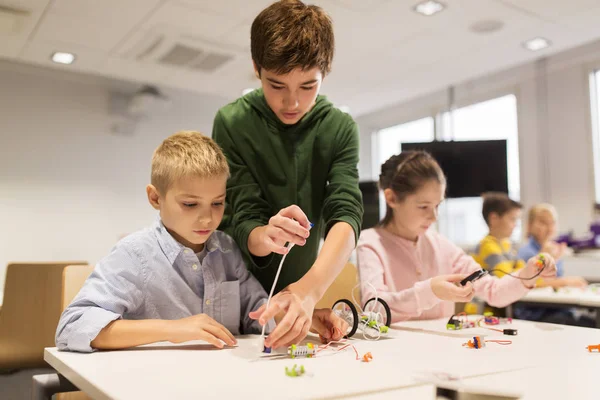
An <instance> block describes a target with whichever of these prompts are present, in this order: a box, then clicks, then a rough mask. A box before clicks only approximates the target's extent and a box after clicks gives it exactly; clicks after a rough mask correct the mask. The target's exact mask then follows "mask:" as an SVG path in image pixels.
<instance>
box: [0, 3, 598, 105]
mask: <svg viewBox="0 0 600 400" xmlns="http://www.w3.org/2000/svg"><path fill="white" fill-rule="evenodd" d="M271 2H272V1H271V0H221V1H214V0H0V6H4V7H12V8H17V9H21V10H24V11H27V12H28V13H29V14H28V15H26V17H24V18H23V19H22V23H21V24H20V25H19V26H18V28H17V29H16V30H13V31H10V32H7V29H2V19H0V57H1V58H6V59H9V60H13V61H17V62H25V63H31V64H36V65H42V66H47V67H51V68H60V69H65V70H74V71H78V72H85V73H92V74H96V75H102V76H108V77H113V78H119V79H125V80H130V81H134V82H139V83H151V84H155V85H157V86H158V87H173V88H180V89H186V90H191V91H194V92H199V93H210V94H215V95H219V96H223V97H225V98H229V99H234V98H236V97H238V96H239V95H241V92H242V90H243V89H245V88H248V87H256V86H257V84H258V81H257V80H256V79H255V78H254V77H253V73H252V68H251V61H250V60H251V59H250V45H249V41H250V39H249V31H250V25H251V23H252V20H253V18H254V17H255V16H256V15H257V14H258V12H259V11H260V10H261V9H263V8H264V7H266V6H267V5H268V4H270V3H271ZM307 2H308V3H315V4H318V5H321V6H323V7H324V8H325V10H326V11H327V12H328V13H329V14H330V15H331V16H332V18H333V20H334V25H335V31H336V44H337V47H336V55H335V58H334V65H333V71H332V73H331V75H330V76H328V77H327V78H326V79H325V82H324V86H323V89H322V92H323V93H324V94H326V95H328V96H329V97H330V98H331V100H332V101H334V103H336V104H338V105H345V106H348V107H349V108H350V110H351V113H352V114H353V115H355V116H357V115H361V114H364V113H367V112H370V111H374V110H377V109H379V108H382V107H385V106H387V105H390V104H393V103H398V102H401V101H404V100H408V99H410V98H413V97H415V96H419V95H423V94H425V93H429V92H432V91H435V90H439V89H441V88H444V87H447V86H449V85H452V84H457V83H459V82H462V81H465V80H468V79H472V78H475V77H478V76H482V75H485V74H488V73H492V72H495V71H499V70H503V69H506V68H508V67H511V66H514V65H518V64H522V63H524V62H527V61H531V60H534V59H537V58H540V57H543V56H546V55H549V54H553V53H556V52H558V51H561V50H565V49H568V48H572V47H575V46H578V45H581V44H584V43H586V42H590V41H593V40H596V39H599V38H600V29H598V21H599V20H600V1H599V0H570V1H566V0H445V1H444V0H443V2H444V3H445V4H447V9H446V10H444V11H443V12H441V13H439V14H437V15H435V16H432V17H424V16H421V15H419V14H416V13H414V12H413V11H412V7H413V6H414V5H415V4H416V3H417V2H418V1H417V0H315V1H307ZM490 19H494V20H499V21H501V22H502V23H503V24H504V25H503V28H502V29H501V30H500V31H497V32H494V33H488V34H476V33H473V32H471V31H470V30H469V26H471V25H472V24H474V23H476V22H480V21H482V20H490ZM536 36H543V37H545V38H548V39H549V40H550V41H551V42H552V46H551V47H550V48H548V49H545V50H541V51H539V52H535V53H533V52H531V51H529V50H526V49H524V48H523V47H522V45H521V44H522V42H523V41H525V40H527V39H531V38H533V37H536ZM177 43H178V44H180V45H181V44H183V45H185V46H187V47H191V48H199V49H202V50H204V51H205V53H211V52H217V53H219V52H220V53H223V52H225V53H226V54H227V55H228V57H229V58H230V59H229V60H228V61H227V62H225V63H224V64H223V65H222V66H221V67H220V68H218V69H216V70H215V71H206V70H202V69H191V68H184V67H180V66H172V65H169V64H165V63H161V62H158V60H159V59H160V57H161V54H162V56H164V54H165V51H167V50H168V49H170V48H172V47H173V46H174V45H175V44H177ZM54 51H68V52H73V53H75V54H76V55H77V59H76V62H75V63H74V64H73V65H70V66H60V65H57V64H54V63H52V62H51V61H50V55H51V54H52V53H53V52H54ZM161 52H162V53H161ZM174 55H175V56H177V55H180V54H174ZM183 57H184V58H185V55H183ZM213 61H214V59H213ZM217 61H218V58H217ZM209 65H210V62H209Z"/></svg>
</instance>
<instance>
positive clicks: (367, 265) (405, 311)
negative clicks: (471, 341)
mask: <svg viewBox="0 0 600 400" xmlns="http://www.w3.org/2000/svg"><path fill="white" fill-rule="evenodd" d="M466 179H468V177H466ZM379 187H380V188H381V189H382V190H383V193H384V196H385V201H386V203H387V213H386V215H385V218H384V219H383V221H381V223H380V225H379V226H378V227H376V228H372V229H367V230H365V231H363V233H362V235H361V237H360V239H359V241H358V247H357V256H358V270H359V274H360V280H361V283H362V285H361V290H362V300H363V304H364V302H366V300H367V299H370V298H371V297H374V296H375V292H374V290H373V288H372V287H371V285H373V287H374V288H375V289H376V290H377V296H378V297H380V298H382V299H383V300H385V301H386V302H387V303H388V304H389V306H390V309H391V311H392V322H398V321H404V320H408V319H433V318H441V317H449V316H451V315H452V314H453V313H454V302H467V301H470V300H471V299H472V297H473V296H474V295H477V296H478V297H481V298H482V299H484V300H485V301H486V302H487V303H488V304H490V305H492V306H494V307H504V306H506V305H508V304H510V303H513V302H514V301H516V300H518V299H519V298H521V297H522V296H523V295H525V294H526V293H527V291H528V290H529V289H530V288H532V287H533V286H534V284H535V280H536V278H534V279H528V278H529V277H533V276H534V275H536V274H537V272H538V267H537V266H536V260H537V258H531V259H530V260H529V261H528V263H527V266H526V267H525V268H523V269H521V270H520V271H519V272H518V273H517V274H518V276H519V277H521V278H524V279H515V277H510V276H505V277H503V278H501V279H499V278H496V277H493V276H489V275H486V276H484V277H483V278H481V279H479V280H478V281H476V282H475V283H474V284H472V283H467V285H466V286H464V287H462V286H460V285H458V284H457V282H459V281H460V280H462V279H463V278H464V277H466V276H468V275H469V274H471V273H472V272H474V271H476V270H479V269H481V267H480V266H479V264H477V262H475V260H473V258H472V257H470V256H468V255H467V254H465V252H464V251H463V250H461V249H460V248H459V247H458V246H456V245H454V244H453V243H451V242H450V241H449V240H448V239H446V238H445V237H443V236H442V235H440V234H439V233H437V232H436V231H435V230H430V229H429V227H430V226H431V224H433V223H434V222H435V221H436V220H437V214H438V206H439V205H440V203H441V202H442V201H443V199H444V193H445V190H446V178H445V176H444V173H443V172H442V169H441V168H440V166H439V165H438V163H437V162H436V161H435V160H434V159H433V157H431V156H430V155H429V154H428V153H425V152H421V151H408V152H402V153H401V154H400V155H395V156H392V157H391V158H390V159H389V160H387V161H386V162H385V163H384V164H383V165H382V167H381V175H380V176H379ZM475 211H476V210H473V212H475ZM544 257H545V264H546V267H545V268H544V269H543V270H542V274H541V275H540V276H541V277H552V276H555V274H556V267H555V265H554V260H553V259H552V257H551V256H550V255H548V254H544ZM367 282H368V283H370V284H371V285H368V284H367Z"/></svg>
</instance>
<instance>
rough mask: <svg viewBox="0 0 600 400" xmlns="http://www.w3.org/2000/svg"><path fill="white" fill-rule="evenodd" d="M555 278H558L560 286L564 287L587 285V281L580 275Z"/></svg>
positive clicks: (582, 286)
mask: <svg viewBox="0 0 600 400" xmlns="http://www.w3.org/2000/svg"><path fill="white" fill-rule="evenodd" d="M557 279H560V281H561V283H562V284H563V285H562V286H565V287H575V288H584V287H586V286H587V285H588V281H586V280H585V279H583V278H582V277H581V276H565V277H561V278H557Z"/></svg>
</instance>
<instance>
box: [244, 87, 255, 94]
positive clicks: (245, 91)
mask: <svg viewBox="0 0 600 400" xmlns="http://www.w3.org/2000/svg"><path fill="white" fill-rule="evenodd" d="M253 91H254V88H247V89H244V90H242V96H245V95H247V94H248V93H251V92H253Z"/></svg>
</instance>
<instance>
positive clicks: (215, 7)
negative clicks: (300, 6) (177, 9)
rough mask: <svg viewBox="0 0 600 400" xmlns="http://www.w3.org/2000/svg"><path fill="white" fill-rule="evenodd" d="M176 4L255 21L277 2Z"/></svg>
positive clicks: (182, 0)
mask: <svg viewBox="0 0 600 400" xmlns="http://www.w3.org/2000/svg"><path fill="white" fill-rule="evenodd" d="M173 2H174V3H178V4H181V5H185V6H187V7H190V8H195V9H198V10H204V11H210V12H212V13H214V14H220V15H226V16H229V15H232V14H233V15H237V16H242V17H245V18H248V17H251V18H252V19H254V17H255V16H257V15H258V14H259V13H260V12H261V11H262V10H263V9H265V8H267V7H268V6H270V5H271V4H273V3H274V2H275V0H251V1H249V0H227V1H214V0H173Z"/></svg>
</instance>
